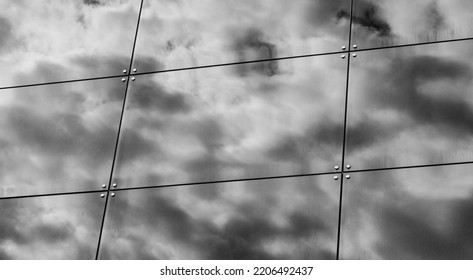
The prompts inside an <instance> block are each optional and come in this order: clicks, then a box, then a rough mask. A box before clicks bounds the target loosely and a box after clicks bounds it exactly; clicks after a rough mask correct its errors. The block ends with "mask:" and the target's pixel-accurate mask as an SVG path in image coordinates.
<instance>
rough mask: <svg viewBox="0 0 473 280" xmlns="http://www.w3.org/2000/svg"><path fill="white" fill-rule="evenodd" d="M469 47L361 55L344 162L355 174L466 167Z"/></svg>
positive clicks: (354, 69) (472, 73)
mask: <svg viewBox="0 0 473 280" xmlns="http://www.w3.org/2000/svg"><path fill="white" fill-rule="evenodd" d="M472 55H473V41H463V42H452V43H440V44H432V45H424V46H416V47H402V48H393V49H383V50H377V51H369V52H359V53H358V56H357V57H356V58H354V59H352V62H351V65H350V66H351V69H350V82H349V97H348V129H347V143H346V145H347V148H346V160H345V161H346V162H347V163H349V164H351V165H352V168H353V169H364V168H384V167H393V166H406V165H422V164H436V163H445V162H459V161H472V160H473V149H472V146H471V143H472V141H473V125H472V124H473V98H472V96H473V69H472V66H473V59H472V57H473V56H472Z"/></svg>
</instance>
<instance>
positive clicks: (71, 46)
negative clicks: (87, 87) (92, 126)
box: [0, 0, 141, 87]
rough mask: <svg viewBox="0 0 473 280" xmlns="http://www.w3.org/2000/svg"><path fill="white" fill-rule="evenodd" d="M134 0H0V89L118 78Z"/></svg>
mask: <svg viewBox="0 0 473 280" xmlns="http://www.w3.org/2000/svg"><path fill="white" fill-rule="evenodd" d="M140 3H141V1H140V0H83V1H77V0H63V1H54V2H53V3H52V1H12V0H0V7H2V11H1V12H0V37H1V38H2V39H1V42H0V71H1V73H2V75H1V77H0V87H5V86H13V85H22V84H34V83H44V82H52V81H59V80H70V79H81V78H90V77H96V76H110V75H120V74H122V70H123V69H128V67H129V63H130V58H131V52H132V48H133V41H134V37H135V31H136V24H137V21H138V12H139V8H140Z"/></svg>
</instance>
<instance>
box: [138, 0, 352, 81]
mask: <svg viewBox="0 0 473 280" xmlns="http://www.w3.org/2000/svg"><path fill="white" fill-rule="evenodd" d="M349 22H350V0H292V1H291V4H290V5H288V4H287V3H286V2H284V1H273V0H239V1H233V0H198V1H197V0H193V1H167V0H145V1H144V5H143V11H142V14H141V21H140V30H139V32H138V38H137V44H136V51H135V58H136V59H135V61H134V67H135V68H137V69H138V72H147V71H155V70H162V69H175V68H182V67H192V66H198V65H210V64H216V63H228V62H237V61H250V60H260V59H268V58H276V57H287V56H294V55H304V54H313V53H322V52H335V51H341V50H342V46H343V45H345V46H347V44H348V33H349Z"/></svg>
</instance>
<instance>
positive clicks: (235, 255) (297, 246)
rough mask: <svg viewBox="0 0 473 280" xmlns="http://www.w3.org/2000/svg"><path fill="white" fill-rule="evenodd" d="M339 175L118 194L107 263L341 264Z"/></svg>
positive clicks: (108, 227) (107, 234)
mask: <svg viewBox="0 0 473 280" xmlns="http://www.w3.org/2000/svg"><path fill="white" fill-rule="evenodd" d="M339 194H340V183H339V181H335V180H334V179H333V177H332V176H328V175H325V176H315V177H314V176H313V177H299V178H285V179H274V180H259V181H241V182H232V183H225V184H215V185H193V186H180V187H169V188H152V189H140V190H126V191H118V192H117V193H116V196H115V197H111V198H110V201H109V206H108V207H109V208H108V210H107V217H106V219H105V227H104V233H103V238H102V247H101V249H100V258H101V259H334V258H335V252H336V247H337V229H338V202H339V200H340V197H339Z"/></svg>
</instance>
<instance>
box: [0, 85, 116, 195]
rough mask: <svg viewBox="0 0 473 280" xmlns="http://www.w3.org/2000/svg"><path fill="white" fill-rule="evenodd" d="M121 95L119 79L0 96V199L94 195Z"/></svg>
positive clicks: (107, 159) (108, 158)
mask: <svg viewBox="0 0 473 280" xmlns="http://www.w3.org/2000/svg"><path fill="white" fill-rule="evenodd" d="M124 93H125V83H122V82H121V81H120V79H106V80H95V81H87V82H74V83H64V84H54V85H43V86H32V87H23V88H15V89H4V90H0V130H1V131H2V133H1V134H0V169H1V170H2V171H1V173H0V196H3V197H5V196H16V195H28V194H43V193H55V192H66V191H80V190H94V189H100V188H101V185H102V184H104V183H107V182H108V180H109V176H110V169H111V164H112V158H113V152H114V149H115V142H116V137H117V131H118V122H119V119H120V113H121V109H122V105H123V97H124Z"/></svg>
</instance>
